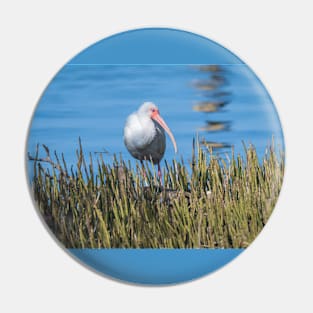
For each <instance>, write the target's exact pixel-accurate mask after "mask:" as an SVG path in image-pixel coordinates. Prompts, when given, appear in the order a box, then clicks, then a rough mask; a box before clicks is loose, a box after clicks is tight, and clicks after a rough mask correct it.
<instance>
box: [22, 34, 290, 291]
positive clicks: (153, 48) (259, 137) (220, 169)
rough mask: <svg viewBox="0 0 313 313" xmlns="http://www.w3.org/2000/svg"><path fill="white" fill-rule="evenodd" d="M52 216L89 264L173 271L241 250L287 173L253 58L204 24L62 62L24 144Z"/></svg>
mask: <svg viewBox="0 0 313 313" xmlns="http://www.w3.org/2000/svg"><path fill="white" fill-rule="evenodd" d="M27 152H28V155H27V172H28V180H29V184H30V191H31V195H32V197H33V199H34V203H35V204H36V209H37V210H38V213H39V215H40V217H41V218H42V221H43V222H44V223H45V224H46V226H47V229H49V230H50V232H51V233H52V234H53V235H54V237H55V238H56V240H57V242H58V243H59V244H60V246H62V247H63V248H64V249H66V251H68V253H69V254H70V255H72V256H74V257H75V258H76V259H78V260H79V261H81V263H83V264H85V265H86V266H87V267H89V268H91V269H93V270H95V271H97V272H99V273H101V274H103V275H106V276H110V277H112V278H115V279H119V280H122V281H126V282H132V283H139V284H150V285H164V284H176V283H180V282H185V281H188V280H192V279H195V278H198V277H201V276H203V275H206V274H209V273H211V272H213V271H215V270H216V269H219V268H221V267H222V266H224V265H225V264H227V263H228V262H230V261H231V260H233V259H234V258H235V257H237V256H238V255H239V254H240V253H241V252H243V251H244V250H245V249H246V248H247V247H248V246H249V245H250V244H251V242H252V241H253V240H254V239H255V238H256V236H257V235H258V234H259V233H260V231H261V230H262V229H263V227H264V225H265V224H266V223H267V221H268V219H269V217H270V215H271V213H272V211H273V209H274V206H275V204H276V201H277V198H278V196H279V192H280V189H281V186H282V181H283V175H284V140H283V133H282V129H281V125H280V121H279V117H278V115H277V112H276V110H275V106H274V104H273V102H272V100H271V97H270V96H269V94H268V92H267V91H266V89H265V87H264V86H263V84H262V83H261V81H260V80H259V79H258V78H257V76H256V75H255V74H254V73H253V71H252V70H251V69H250V68H249V67H248V66H247V65H246V64H245V63H244V62H243V61H241V60H240V59H239V58H238V57H237V56H235V55H234V54H233V53H231V52H230V51H229V50H227V49H225V48H224V47H222V46H220V45H219V44H217V43H215V42H213V41H211V40H209V39H207V38H204V37H202V36H199V35H196V34H193V33H190V32H185V31H180V30H176V29H165V28H145V29H137V30H133V31H128V32H124V33H120V34H117V35H114V36H112V37H109V38H106V39H103V40H101V41H99V42H97V43H96V44H94V45H92V46H90V47H89V48H87V49H85V50H83V51H82V52H81V53H79V54H78V55H77V56H75V57H74V58H73V59H72V60H70V61H69V62H68V63H67V64H65V65H64V66H63V68H62V69H61V70H60V71H59V72H58V73H57V74H56V75H55V77H54V78H53V79H52V81H51V82H50V84H49V85H48V87H47V88H46V90H45V91H44V93H43V95H42V97H41V98H40V101H39V103H38V105H37V108H36V111H35V113H34V115H33V118H32V121H31V125H30V128H29V134H28V143H27Z"/></svg>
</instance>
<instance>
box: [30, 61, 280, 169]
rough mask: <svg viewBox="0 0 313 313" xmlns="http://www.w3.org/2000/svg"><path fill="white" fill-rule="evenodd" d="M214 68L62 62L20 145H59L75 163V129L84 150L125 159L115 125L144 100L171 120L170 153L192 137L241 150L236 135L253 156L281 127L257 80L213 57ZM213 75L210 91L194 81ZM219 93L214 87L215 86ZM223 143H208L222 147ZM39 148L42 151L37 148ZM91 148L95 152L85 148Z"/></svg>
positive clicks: (186, 147)
mask: <svg viewBox="0 0 313 313" xmlns="http://www.w3.org/2000/svg"><path fill="white" fill-rule="evenodd" d="M220 69H221V71H220V72H219V73H214V72H203V71H200V70H199V68H198V67H196V66H191V65H96V64H94V65H88V64H87V65H86V64H85V65H84V64H76V65H75V64H67V65H66V66H64V67H63V69H62V70H61V71H60V72H59V73H58V74H57V75H56V77H55V78H54V79H53V80H52V81H51V83H50V84H49V86H48V87H47V89H46V90H45V92H44V94H43V96H42V98H41V99H40V101H39V104H38V106H37V109H36V111H35V113H34V116H33V120H32V123H31V127H30V133H29V141H28V151H29V152H30V154H34V152H35V147H36V144H37V143H39V144H45V145H47V146H48V147H49V148H50V150H51V151H53V150H56V151H57V152H58V153H61V152H62V153H64V155H65V159H66V160H67V163H68V164H75V162H76V156H75V150H76V149H77V147H78V137H81V139H82V143H83V147H84V150H85V152H91V153H94V152H96V151H108V152H109V154H103V156H104V159H105V160H106V161H108V162H111V160H112V154H113V153H121V154H122V156H123V158H124V159H125V160H127V159H132V158H131V156H130V154H129V153H128V151H127V150H126V148H125V146H124V143H123V127H124V123H125V120H126V118H127V116H128V115H129V114H131V113H132V112H133V111H135V110H137V108H138V107H139V106H140V105H141V104H142V103H143V102H144V101H152V102H154V103H156V104H157V105H158V106H159V109H160V112H161V116H162V117H163V119H164V120H165V121H166V122H167V124H168V125H169V127H170V128H171V130H172V132H173V134H174V136H175V138H176V141H177V146H178V150H179V151H178V156H176V158H179V157H180V156H183V158H184V159H185V160H186V161H188V160H189V159H190V158H191V151H192V149H191V148H192V139H193V138H194V137H195V136H196V135H197V133H198V134H199V138H200V139H201V138H204V139H205V140H207V141H214V142H221V143H227V144H228V145H231V146H234V148H235V151H236V153H243V146H242V141H244V142H245V143H247V144H249V143H252V144H253V145H254V146H255V147H256V149H257V152H258V154H259V157H260V158H261V157H262V156H263V155H264V152H265V148H266V146H267V145H268V144H269V143H270V141H271V138H272V136H274V137H275V141H276V142H277V143H278V144H280V145H281V146H283V138H282V131H281V126H280V122H279V119H278V116H277V114H276V111H275V108H274V106H273V103H272V101H271V99H270V97H269V95H268V94H267V92H266V90H265V88H264V87H263V85H262V84H261V83H260V82H259V81H258V80H257V79H256V77H255V76H254V74H253V73H252V72H251V70H250V69H249V68H248V67H247V66H246V65H244V64H233V65H221V66H220ZM214 75H217V76H219V77H220V78H222V80H223V81H222V83H221V84H220V85H219V86H218V87H217V88H216V89H214V90H213V91H203V90H200V89H198V88H196V87H195V84H196V83H197V82H201V81H202V82H204V81H206V80H211V79H212V76H214ZM221 93H222V94H221ZM208 100H210V101H217V100H223V101H224V100H225V101H228V104H227V105H225V106H224V107H223V108H221V109H220V110H219V111H218V112H215V113H203V112H197V111H195V110H193V106H194V105H196V104H197V103H198V102H200V101H208ZM206 121H213V122H219V123H221V124H223V123H227V125H229V127H228V128H227V129H225V130H222V131H210V132H208V131H201V130H199V129H201V127H203V126H205V125H206ZM229 151H230V149H225V148H224V149H220V150H216V152H217V153H220V154H223V153H225V152H229ZM40 155H41V156H44V151H43V149H41V152H40ZM93 155H94V156H96V155H95V154H93ZM173 157H175V155H174V149H173V146H172V144H171V142H170V140H169V138H167V150H166V154H165V158H166V159H168V160H171V159H172V158H173Z"/></svg>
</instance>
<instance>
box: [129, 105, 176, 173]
mask: <svg viewBox="0 0 313 313" xmlns="http://www.w3.org/2000/svg"><path fill="white" fill-rule="evenodd" d="M164 131H165V132H166V133H167V134H168V136H169V137H170V139H171V141H172V143H173V146H174V151H175V153H177V144H176V141H175V138H174V135H173V134H172V132H171V130H170V128H169V127H168V126H167V124H166V123H165V121H164V120H163V118H162V117H161V116H160V112H159V109H158V107H157V106H156V105H155V104H154V103H152V102H145V103H143V104H142V105H141V106H140V107H139V109H138V110H137V111H136V112H134V113H133V114H131V115H129V116H128V118H127V120H126V123H125V127H124V143H125V146H126V148H127V150H128V151H129V153H130V154H131V155H132V156H133V157H134V158H135V159H138V160H140V161H143V160H147V161H152V162H153V163H154V164H155V163H157V164H158V169H159V175H160V161H161V160H162V158H163V156H164V152H165V148H166V138H165V133H164Z"/></svg>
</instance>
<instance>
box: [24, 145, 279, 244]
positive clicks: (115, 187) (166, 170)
mask: <svg viewBox="0 0 313 313" xmlns="http://www.w3.org/2000/svg"><path fill="white" fill-rule="evenodd" d="M43 147H44V149H45V151H46V152H45V153H46V157H45V158H39V157H38V154H39V153H38V149H39V148H38V147H37V152H36V155H35V156H29V159H30V160H32V161H33V164H32V166H33V178H32V181H31V188H32V191H33V195H34V199H35V202H36V203H37V205H38V209H39V211H40V213H41V214H42V216H43V218H44V220H45V222H46V223H47V225H48V227H49V228H50V229H51V230H52V232H53V233H54V234H55V236H56V237H57V238H58V240H60V241H61V242H62V243H63V244H64V245H65V246H66V247H67V248H245V247H247V246H248V245H249V244H250V243H251V242H252V241H253V240H254V238H255V237H256V236H257V235H258V233H259V232H260V231H261V230H262V228H263V227H264V225H265V224H266V222H267V220H268V218H269V216H270V215H271V213H272V210H273V208H274V206H275V203H276V201H277V198H278V195H279V192H280V189H281V185H282V180H283V174H284V157H283V155H282V153H280V154H278V155H277V153H275V149H274V144H272V145H271V146H270V147H269V148H268V149H267V151H266V152H265V156H264V158H263V160H262V161H261V162H260V161H259V159H258V157H257V154H256V150H255V148H254V147H253V146H249V147H248V148H245V155H244V157H242V156H240V155H238V156H235V155H234V153H232V154H231V155H230V156H228V157H226V158H219V157H217V156H215V155H213V154H212V151H211V152H208V151H204V150H203V149H202V148H201V147H200V145H199V142H198V141H195V142H194V144H193V156H192V160H190V162H189V163H188V164H185V163H184V161H183V160H181V161H176V160H173V161H171V162H167V161H166V162H165V166H164V167H163V178H164V182H163V187H161V185H160V183H159V180H158V177H157V173H156V171H155V170H154V167H153V166H151V165H149V164H145V166H144V168H142V167H141V165H140V164H139V163H138V164H136V166H135V167H132V165H131V163H130V162H126V161H124V160H122V159H121V157H117V156H114V160H113V163H111V164H107V163H105V162H104V160H103V158H102V156H101V155H99V156H98V157H97V158H96V159H94V158H93V157H92V155H91V154H90V155H89V156H88V160H86V158H85V156H84V152H83V149H82V145H81V143H80V142H79V149H78V150H77V164H76V166H75V168H73V167H72V168H70V169H69V168H68V167H67V165H66V162H65V160H64V157H63V156H61V157H59V156H58V155H57V154H56V153H54V155H53V157H52V156H50V151H49V149H48V148H47V147H46V146H43ZM43 162H46V163H50V165H48V166H42V163H43ZM144 171H145V175H144V173H143V172H144ZM189 173H191V174H189Z"/></svg>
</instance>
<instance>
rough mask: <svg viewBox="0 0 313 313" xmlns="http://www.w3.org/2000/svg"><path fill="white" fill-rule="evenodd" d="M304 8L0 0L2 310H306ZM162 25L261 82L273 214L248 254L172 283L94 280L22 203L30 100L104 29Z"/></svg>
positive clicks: (308, 55) (308, 129)
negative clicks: (273, 157) (268, 115)
mask: <svg viewBox="0 0 313 313" xmlns="http://www.w3.org/2000/svg"><path fill="white" fill-rule="evenodd" d="M309 4H310V1H300V0H298V1H264V0H263V1H238V0H236V1H221V0H218V1H217V0H216V1H208V0H206V1H197V0H193V1H182V0H180V1H174V0H166V1H161V0H159V1H135V0H132V1H126V0H125V1H117V0H114V1H77V0H76V1H70V0H66V1H64V0H63V1H57V0H54V1H34V0H28V1H2V2H1V5H0V6H1V8H0V24H1V25H0V32H1V34H0V35H1V36H0V40H1V48H0V53H1V58H0V64H1V66H0V78H1V82H0V83H1V84H0V105H1V115H0V118H1V123H0V126H1V133H0V136H1V153H0V157H1V162H0V166H1V170H0V182H1V189H0V190H1V211H0V212H1V213H0V214H1V215H0V244H1V245H0V247H1V250H0V251H1V252H0V253H1V258H0V260H1V268H0V287H1V293H0V297H1V300H0V311H1V312H27V311H29V312H95V311H99V312H101V311H107V312H112V311H113V312H115V311H117V312H204V311H206V312H208V311H210V312H212V311H213V312H249V313H251V312H275V311H276V312H277V311H278V310H279V311H282V312H296V311H297V312H313V305H312V278H313V277H312V276H313V275H312V273H313V271H312V264H313V258H312V253H310V252H312V240H313V236H312V226H311V225H312V222H313V220H312V217H313V215H312V212H313V205H312V195H313V189H312V185H313V184H312V177H311V176H312V152H313V151H312V135H311V134H312V123H313V122H312V106H313V103H312V89H313V88H312V85H313V82H312V70H313V69H312V55H313V49H312V29H313V25H312V24H313V23H312V8H311V7H310V5H309ZM147 26H166V27H175V28H181V29H184V30H189V31H193V32H195V33H199V34H201V35H204V36H207V37H209V38H211V39H213V40H215V41H217V42H219V43H220V44H222V45H224V46H225V47H227V48H229V49H231V51H233V52H234V53H235V54H237V55H238V56H239V57H240V58H242V59H243V60H244V61H245V62H246V63H247V64H249V65H250V66H251V67H252V69H253V70H254V71H255V72H256V73H257V75H259V77H260V78H261V80H262V81H263V82H264V84H265V86H266V87H267V88H268V90H269V92H270V94H271V95H272V97H273V100H274V102H275V103H276V105H277V108H278V112H279V114H280V118H281V121H282V124H283V128H284V132H285V138H286V146H287V166H286V176H285V181H284V186H283V189H282V192H281V197H280V199H279V201H278V204H277V207H276V209H275V211H274V213H273V215H272V217H271V219H270V221H269V222H268V224H267V226H266V227H265V228H264V231H263V232H262V234H261V235H260V236H259V237H258V238H257V239H256V240H255V242H254V243H253V244H252V245H251V246H250V248H249V249H247V251H245V252H244V253H243V254H242V255H241V256H239V257H238V258H237V259H236V260H235V261H233V262H232V263H231V264H229V265H228V266H226V267H225V268H223V269H222V270H219V271H217V272H215V273H214V274H212V275H209V276H207V277H204V278H202V279H198V280H196V281H194V282H191V283H187V284H182V285H178V286H173V287H154V288H152V287H149V288H147V287H138V286H131V285H126V284H122V283H119V282H116V281H113V280H110V279H106V278H103V277H101V276H99V275H96V274H95V273H93V272H91V271H89V270H87V269H85V268H84V267H82V266H81V265H80V264H78V263H76V262H75V261H74V260H73V259H71V258H70V257H69V256H68V255H67V254H66V253H64V251H62V250H61V249H60V248H59V246H58V245H57V244H56V242H55V241H54V240H53V239H52V238H51V237H50V235H49V234H48V232H47V231H46V229H45V228H44V226H43V225H42V224H41V222H40V220H39V218H38V216H37V214H36V213H35V210H34V208H33V204H32V201H31V199H30V196H29V193H28V189H27V185H26V177H25V171H24V153H25V151H24V147H25V140H26V134H27V128H28V126H29V122H30V118H31V116H32V113H33V110H34V109H35V105H36V103H37V101H38V99H39V97H40V95H41V93H42V92H43V90H44V88H45V87H46V86H47V84H48V83H49V81H50V80H51V78H52V77H53V76H54V75H55V74H56V72H57V71H58V70H59V69H60V68H61V67H62V66H63V65H64V64H65V63H66V62H67V61H68V60H69V59H70V58H72V57H73V56H74V55H75V54H76V53H78V52H80V51H81V50H82V49H84V48H86V47H88V46H89V45H90V44H92V43H94V42H96V41H98V40H100V39H102V38H104V37H107V36H109V35H111V34H114V33H117V32H120V31H124V30H128V29H132V28H138V27H147Z"/></svg>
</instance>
